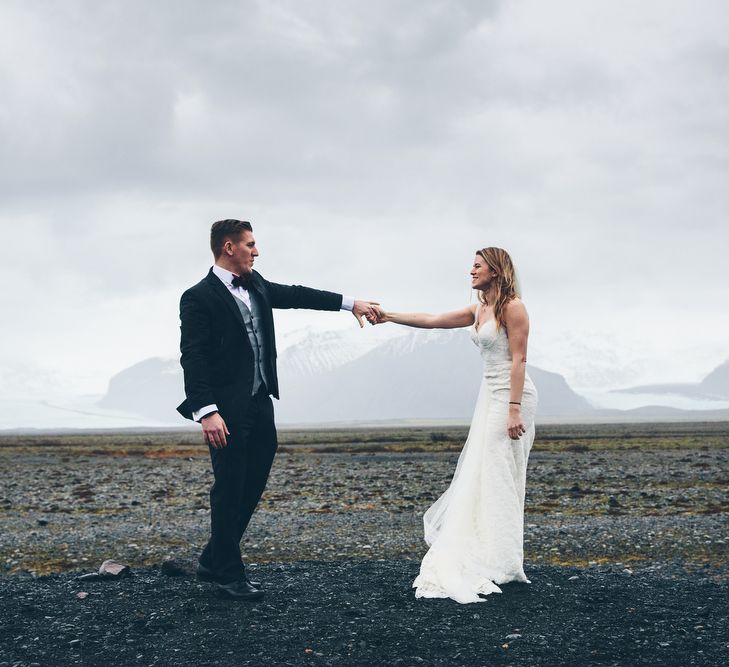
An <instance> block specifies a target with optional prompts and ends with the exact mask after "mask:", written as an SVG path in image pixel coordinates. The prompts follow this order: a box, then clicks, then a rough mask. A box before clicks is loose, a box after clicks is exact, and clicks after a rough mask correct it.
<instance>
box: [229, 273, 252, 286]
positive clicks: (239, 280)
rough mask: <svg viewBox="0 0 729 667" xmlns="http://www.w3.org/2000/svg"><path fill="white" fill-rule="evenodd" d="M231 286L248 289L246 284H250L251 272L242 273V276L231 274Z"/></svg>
mask: <svg viewBox="0 0 729 667" xmlns="http://www.w3.org/2000/svg"><path fill="white" fill-rule="evenodd" d="M231 283H232V285H233V287H242V288H243V289H248V285H250V284H251V274H250V273H248V274H243V275H242V276H236V275H235V274H233V280H232V281H231Z"/></svg>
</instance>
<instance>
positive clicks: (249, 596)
mask: <svg viewBox="0 0 729 667" xmlns="http://www.w3.org/2000/svg"><path fill="white" fill-rule="evenodd" d="M216 588H217V589H218V592H219V593H221V594H222V595H225V596H226V597H229V598H233V599H235V600H259V599H261V598H262V597H263V595H264V592H263V591H262V590H261V589H260V588H256V587H255V586H251V585H250V584H249V583H248V582H247V581H246V580H245V578H243V577H241V578H240V579H236V581H231V582H230V583H229V584H218V585H217V586H216Z"/></svg>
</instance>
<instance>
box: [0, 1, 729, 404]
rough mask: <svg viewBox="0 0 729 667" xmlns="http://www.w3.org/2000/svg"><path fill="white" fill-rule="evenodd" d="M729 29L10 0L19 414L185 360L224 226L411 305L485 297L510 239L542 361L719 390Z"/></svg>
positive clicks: (548, 14) (700, 6) (584, 373)
mask: <svg viewBox="0 0 729 667" xmlns="http://www.w3.org/2000/svg"><path fill="white" fill-rule="evenodd" d="M727 25H729V5H727V3H725V2H722V1H720V0H717V1H716V2H711V1H704V0H691V1H690V2H689V1H687V2H666V1H665V0H661V1H654V2H650V1H641V2H637V3H636V2H627V1H625V2H621V1H616V0H610V1H606V2H584V1H582V0H574V1H573V2H568V1H555V2H549V3H545V2H542V1H541V0H533V1H519V0H517V1H512V2H496V1H494V2H487V1H484V0H474V1H461V2H458V1H456V0H449V1H443V2H439V1H433V0H412V1H400V2H398V1H387V2H384V1H383V2H376V1H375V2H373V1H372V0H369V1H368V2H359V1H357V2H354V1H352V2H347V1H337V2H334V1H331V2H324V1H303V0H292V1H289V2H281V1H276V0H267V1H262V2H253V1H250V2H223V1H218V2H214V3H208V2H202V1H199V2H191V1H181V0H174V1H169V2H163V1H156V2H146V1H145V2H134V1H124V2H122V1H119V2H114V1H105V2H98V1H96V0H94V1H89V2H74V1H72V0H64V2H51V1H48V2H43V1H35V2H27V1H25V0H17V1H12V0H0V54H1V59H0V60H1V62H0V90H1V91H2V94H1V95H0V146H2V148H1V149H0V167H1V168H2V178H1V179H0V229H1V230H2V244H1V246H0V253H2V256H1V257H0V259H1V260H2V264H1V267H0V272H1V274H0V278H1V281H2V282H1V284H2V292H1V294H2V296H1V301H0V307H2V312H3V319H4V322H5V324H4V326H3V327H2V330H1V331H0V343H1V344H0V381H1V382H2V386H0V396H3V397H10V396H15V397H26V396H27V397H30V396H35V397H43V396H44V395H46V394H49V395H50V394H51V393H55V392H61V393H69V394H71V393H78V392H91V393H101V392H103V391H104V390H105V387H106V382H107V381H108V378H109V377H110V376H111V375H112V374H113V373H115V372H117V371H119V370H121V369H123V368H125V367H126V366H128V365H130V364H132V363H135V362H137V361H139V360H141V359H144V358H146V357H149V356H155V355H161V356H172V355H174V354H176V351H177V345H178V336H179V329H178V325H179V323H178V317H177V306H178V300H179V295H180V293H181V292H182V291H183V289H184V288H186V287H188V286H189V285H191V284H193V283H194V282H196V281H197V280H198V279H199V278H200V277H202V276H203V275H204V274H205V272H206V271H207V269H208V267H209V266H210V264H211V256H210V253H209V250H208V233H209V226H210V223H211V222H212V221H214V220H216V219H219V218H224V217H236V218H242V219H248V220H251V221H252V222H253V224H254V229H255V234H256V237H257V240H258V243H259V246H260V251H261V257H260V261H259V262H258V269H259V270H260V271H261V272H262V273H263V274H264V275H265V276H266V277H268V278H269V279H272V280H276V281H278V282H298V283H303V284H307V285H311V286H315V287H322V288H328V289H333V290H336V291H341V292H345V293H347V294H352V295H355V296H359V297H369V298H376V299H379V300H381V301H382V302H383V304H384V305H385V306H386V307H390V308H392V309H397V310H403V309H416V310H428V311H439V310H445V309H453V308H457V307H461V306H463V305H465V304H467V303H468V302H469V299H470V298H471V295H470V291H469V287H468V285H469V282H468V270H469V267H470V264H471V262H472V258H473V253H474V250H475V249H476V248H479V247H483V246H487V245H499V246H502V247H505V248H507V249H508V250H509V251H510V252H511V253H512V256H513V257H514V259H515V262H516V263H517V267H518V269H519V271H520V274H521V278H522V283H523V289H524V299H525V302H526V304H527V308H528V310H529V312H530V315H531V320H532V335H531V361H532V362H534V363H538V364H539V365H541V366H543V367H544V368H547V369H549V370H554V371H557V372H562V373H564V374H565V375H567V377H568V379H570V381H571V382H573V383H574V384H576V385H586V384H590V383H592V384H595V382H597V381H596V380H595V377H598V376H599V373H600V372H602V373H603V376H602V377H604V381H605V383H607V384H610V383H614V384H615V385H616V386H617V385H619V384H620V383H626V382H632V381H636V382H638V381H653V380H671V379H674V380H698V379H700V378H701V377H702V375H703V374H705V373H706V372H707V371H709V370H711V369H712V368H713V367H714V366H716V365H718V364H719V363H720V362H722V361H724V360H725V359H726V358H727V357H729V342H728V341H729V336H727V333H729V307H728V306H729V261H728V258H727V247H729V225H727V212H728V211H729V187H727V185H728V184H729V182H728V179H727V172H728V170H729V113H727V110H728V109H729V33H728V32H727V30H726V26H727ZM277 321H278V326H279V329H280V330H281V331H282V332H286V331H289V330H292V329H295V328H297V327H300V326H304V325H306V324H311V325H313V326H317V327H322V328H337V327H342V326H356V325H355V323H354V320H353V319H351V316H348V315H345V314H320V313H308V312H305V313H284V314H283V315H282V316H280V317H278V320H277ZM362 335H363V336H366V335H368V331H367V330H365V331H363V332H362ZM593 370H595V371H596V372H597V376H596V375H595V374H594V373H592V371H593ZM588 371H589V372H588ZM611 373H612V375H611Z"/></svg>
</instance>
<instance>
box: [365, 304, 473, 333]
mask: <svg viewBox="0 0 729 667" xmlns="http://www.w3.org/2000/svg"><path fill="white" fill-rule="evenodd" d="M377 310H378V317H377V320H376V321H372V320H370V321H371V322H372V324H381V323H382V322H394V323H395V324H404V325H406V326H408V327H417V328H418V329H458V328H460V327H467V326H469V325H470V324H473V321H474V312H475V310H476V306H475V305H473V306H466V307H465V308H461V309H460V310H453V311H451V312H449V313H439V314H435V315H434V314H431V313H389V312H387V311H384V310H382V308H378V309H377Z"/></svg>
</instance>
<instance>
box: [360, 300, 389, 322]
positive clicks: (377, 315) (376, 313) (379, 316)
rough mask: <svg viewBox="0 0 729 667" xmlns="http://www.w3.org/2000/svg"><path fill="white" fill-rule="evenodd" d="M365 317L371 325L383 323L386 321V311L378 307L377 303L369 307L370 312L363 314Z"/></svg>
mask: <svg viewBox="0 0 729 667" xmlns="http://www.w3.org/2000/svg"><path fill="white" fill-rule="evenodd" d="M365 317H366V318H367V321H368V322H369V323H370V324H372V325H375V324H383V323H385V322H387V319H386V313H385V311H384V310H382V308H380V304H379V303H378V304H375V305H373V307H372V308H371V309H370V312H369V313H368V314H367V315H365Z"/></svg>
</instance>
